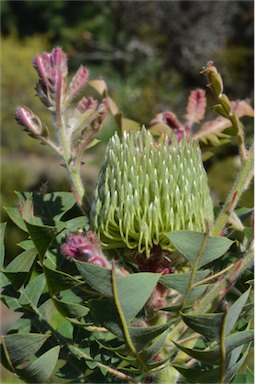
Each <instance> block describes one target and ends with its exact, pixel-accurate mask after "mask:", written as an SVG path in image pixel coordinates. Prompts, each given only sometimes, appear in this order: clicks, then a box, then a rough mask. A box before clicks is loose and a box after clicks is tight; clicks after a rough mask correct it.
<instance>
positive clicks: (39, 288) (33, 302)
mask: <svg viewBox="0 0 255 384" xmlns="http://www.w3.org/2000/svg"><path fill="white" fill-rule="evenodd" d="M45 284H46V279H45V276H44V275H43V274H40V275H38V276H37V277H36V278H35V279H33V280H32V281H31V282H30V283H29V284H28V285H27V286H26V288H25V289H24V291H22V292H21V295H20V298H19V303H20V305H22V306H23V305H28V304H29V305H30V306H31V307H32V308H33V307H36V306H37V304H38V301H39V299H40V297H41V294H42V292H43V290H44V288H45Z"/></svg>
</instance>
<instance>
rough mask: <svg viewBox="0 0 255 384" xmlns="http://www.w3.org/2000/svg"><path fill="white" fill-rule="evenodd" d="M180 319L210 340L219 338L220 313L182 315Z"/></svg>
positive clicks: (221, 316)
mask: <svg viewBox="0 0 255 384" xmlns="http://www.w3.org/2000/svg"><path fill="white" fill-rule="evenodd" d="M182 319H183V321H184V322H185V324H187V325H188V326H189V327H190V328H191V329H193V330H194V331H196V332H198V333H201V335H204V336H205V337H208V338H209V339H212V340H215V339H216V340H219V339H220V334H221V326H222V320H223V314H222V313H207V314H205V315H184V314H182Z"/></svg>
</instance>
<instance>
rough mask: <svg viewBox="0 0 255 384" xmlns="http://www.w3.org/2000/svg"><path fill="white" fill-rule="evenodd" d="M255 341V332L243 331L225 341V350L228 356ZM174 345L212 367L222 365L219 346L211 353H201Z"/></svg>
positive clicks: (210, 351) (177, 344)
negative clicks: (241, 346)
mask: <svg viewBox="0 0 255 384" xmlns="http://www.w3.org/2000/svg"><path fill="white" fill-rule="evenodd" d="M251 340H253V331H252V330H248V331H243V332H237V333H234V334H233V335H230V336H228V337H226V339H225V349H226V355H228V354H229V353H230V352H232V351H233V349H235V348H237V347H239V346H240V345H243V344H245V343H247V342H249V341H251ZM173 343H174V344H175V345H176V346H177V347H178V348H179V349H180V350H181V351H183V352H185V353H186V354H187V355H189V356H191V357H193V358H195V359H197V360H200V361H203V362H204V363H207V364H211V365H217V364H220V346H217V347H215V348H213V349H211V350H209V351H201V350H198V349H195V348H194V349H190V348H186V347H184V346H182V345H181V344H179V343H176V342H175V341H173Z"/></svg>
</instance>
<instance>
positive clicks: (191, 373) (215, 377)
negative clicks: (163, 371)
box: [173, 364, 220, 384]
mask: <svg viewBox="0 0 255 384" xmlns="http://www.w3.org/2000/svg"><path fill="white" fill-rule="evenodd" d="M173 367H174V368H175V369H177V371H179V372H180V373H181V374H182V376H184V377H185V378H186V379H188V381H189V382H191V383H203V384H205V383H206V384H215V383H219V378H220V371H219V368H214V369H210V370H202V369H195V368H185V367H182V366H180V365H177V364H173Z"/></svg>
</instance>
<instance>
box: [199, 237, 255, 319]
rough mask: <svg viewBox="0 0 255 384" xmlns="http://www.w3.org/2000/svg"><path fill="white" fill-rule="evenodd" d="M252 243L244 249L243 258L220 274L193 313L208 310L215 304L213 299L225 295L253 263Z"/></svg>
mask: <svg viewBox="0 0 255 384" xmlns="http://www.w3.org/2000/svg"><path fill="white" fill-rule="evenodd" d="M253 248H254V247H253V243H252V244H251V246H250V248H249V249H248V250H247V251H246V254H245V256H244V258H242V259H239V260H238V261H237V262H236V263H235V266H234V267H233V268H232V269H231V270H230V271H229V272H228V273H227V274H226V275H225V276H222V277H221V278H220V279H219V280H218V281H217V282H216V283H215V284H214V286H213V288H212V289H211V290H210V291H209V292H208V293H207V295H206V296H204V297H203V298H202V299H201V300H200V302H198V303H197V304H196V305H195V306H194V313H196V314H201V313H205V312H206V311H208V310H210V309H211V308H212V306H213V305H214V304H215V299H216V298H218V297H220V298H221V299H222V298H223V297H224V296H225V294H226V293H227V291H228V290H229V289H230V288H231V286H232V284H233V282H234V281H235V280H236V279H237V278H238V277H239V276H240V275H241V274H242V273H243V272H244V271H245V270H246V269H247V268H249V267H250V266H251V265H252V264H253V252H254V249H253Z"/></svg>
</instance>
